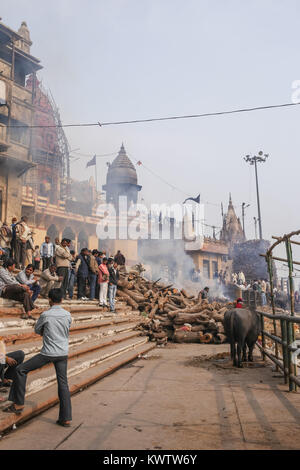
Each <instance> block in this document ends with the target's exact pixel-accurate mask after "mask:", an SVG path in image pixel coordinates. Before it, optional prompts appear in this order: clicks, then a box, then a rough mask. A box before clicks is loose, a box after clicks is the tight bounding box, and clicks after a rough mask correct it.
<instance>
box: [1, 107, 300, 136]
mask: <svg viewBox="0 0 300 470" xmlns="http://www.w3.org/2000/svg"><path fill="white" fill-rule="evenodd" d="M299 104H300V102H299V103H282V104H274V105H267V106H255V107H251V108H239V109H231V110H229V111H217V112H209V113H201V114H185V115H178V116H163V117H157V118H146V119H132V120H124V121H108V122H100V121H98V122H92V123H79V124H55V125H41V124H39V125H38V124H33V125H30V126H27V125H21V126H20V125H13V124H12V125H9V126H7V127H8V128H27V129H28V128H52V127H95V126H99V127H104V126H116V125H124V124H139V123H148V122H159V121H174V120H178V119H195V118H202V117H211V116H224V115H228V114H237V113H248V112H252V111H262V110H266V109H276V108H287V107H292V106H298V105H299Z"/></svg>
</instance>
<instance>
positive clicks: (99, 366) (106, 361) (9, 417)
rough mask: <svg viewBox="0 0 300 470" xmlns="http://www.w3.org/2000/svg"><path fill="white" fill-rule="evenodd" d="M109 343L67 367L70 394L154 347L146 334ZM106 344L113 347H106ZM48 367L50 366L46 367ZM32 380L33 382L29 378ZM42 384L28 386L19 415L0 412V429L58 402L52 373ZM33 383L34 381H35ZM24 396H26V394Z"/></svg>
mask: <svg viewBox="0 0 300 470" xmlns="http://www.w3.org/2000/svg"><path fill="white" fill-rule="evenodd" d="M119 346H120V344H118V345H117V348H116V345H115V346H112V347H111V346H110V347H108V348H107V350H106V354H103V353H102V355H101V354H99V353H98V354H94V355H93V356H92V359H90V360H86V361H85V364H81V367H80V366H77V368H76V365H74V367H73V369H72V367H71V368H70V367H69V369H68V370H69V379H68V380H69V387H70V393H71V395H73V394H75V393H78V392H81V391H82V390H84V389H85V388H86V387H88V386H90V385H92V384H94V383H96V382H98V381H99V380H101V379H102V378H104V377H105V376H107V375H109V374H111V373H113V372H114V371H116V370H117V369H119V368H120V367H122V366H123V365H125V364H128V363H130V362H132V361H133V360H135V359H137V358H138V357H140V356H142V355H144V354H146V353H147V352H148V351H150V350H151V349H154V348H155V344H154V343H148V342H147V339H146V338H143V339H139V340H136V341H133V340H131V343H130V340H129V341H128V343H127V344H125V343H124V344H123V345H122V347H121V348H120V347H119ZM109 348H114V349H111V350H110V351H109ZM49 370H50V369H49ZM32 383H33V382H32ZM41 384H42V387H41V388H40V389H39V391H37V389H35V390H34V388H33V389H32V390H31V392H30V389H29V390H28V392H27V397H28V398H29V400H28V399H26V402H25V409H24V411H23V413H22V414H21V415H19V416H18V415H15V414H6V413H1V412H0V432H1V433H2V432H5V431H9V430H10V429H11V428H12V427H13V426H14V425H16V426H19V425H20V424H22V423H24V422H26V421H27V420H29V419H31V418H33V417H34V416H36V415H38V414H40V413H42V412H43V411H45V410H47V409H48V408H50V407H52V406H54V405H56V404H57V403H58V397H57V384H56V378H55V376H54V375H52V376H51V377H49V376H48V382H47V381H44V382H40V385H41ZM36 385H37V384H36ZM27 397H26V398H27Z"/></svg>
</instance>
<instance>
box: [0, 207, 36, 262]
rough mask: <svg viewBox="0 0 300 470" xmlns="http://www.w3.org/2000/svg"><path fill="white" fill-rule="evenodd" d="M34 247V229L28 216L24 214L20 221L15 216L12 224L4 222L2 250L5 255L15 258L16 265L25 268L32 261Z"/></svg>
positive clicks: (0, 229)
mask: <svg viewBox="0 0 300 470" xmlns="http://www.w3.org/2000/svg"><path fill="white" fill-rule="evenodd" d="M34 249H35V247H34V244H33V238H32V230H31V228H30V227H29V225H28V218H27V217H26V216H22V217H21V219H20V220H19V221H18V219H17V218H16V217H13V218H12V221H11V224H10V225H7V224H6V223H5V222H3V224H2V226H1V227H0V251H1V254H2V256H3V257H6V258H13V259H14V260H15V262H16V267H17V268H18V269H19V268H21V269H24V268H25V266H27V264H30V263H32V254H33V252H34Z"/></svg>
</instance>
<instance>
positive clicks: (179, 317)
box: [168, 312, 209, 324]
mask: <svg viewBox="0 0 300 470" xmlns="http://www.w3.org/2000/svg"><path fill="white" fill-rule="evenodd" d="M171 313H174V312H171ZM169 315H170V313H168V316H169ZM203 320H204V321H205V320H207V321H209V318H207V317H205V316H203V315H201V314H200V313H176V315H175V316H174V317H173V322H174V323H176V324H183V323H198V321H203Z"/></svg>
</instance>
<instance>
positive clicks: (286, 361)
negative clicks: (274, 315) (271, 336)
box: [280, 319, 289, 384]
mask: <svg viewBox="0 0 300 470" xmlns="http://www.w3.org/2000/svg"><path fill="white" fill-rule="evenodd" d="M280 325H281V339H282V358H283V367H284V383H285V384H286V383H288V376H289V359H288V341H287V324H286V320H283V319H282V320H280Z"/></svg>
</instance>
